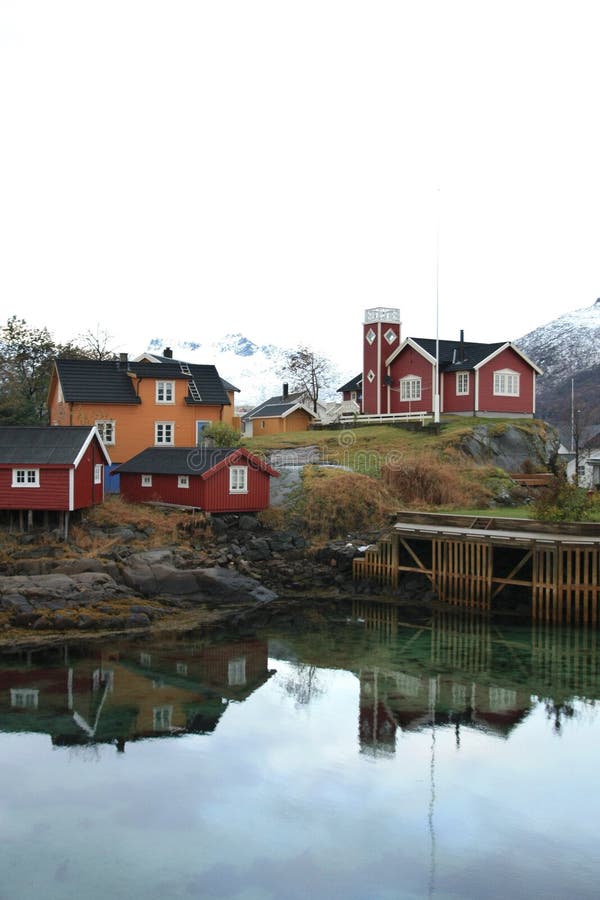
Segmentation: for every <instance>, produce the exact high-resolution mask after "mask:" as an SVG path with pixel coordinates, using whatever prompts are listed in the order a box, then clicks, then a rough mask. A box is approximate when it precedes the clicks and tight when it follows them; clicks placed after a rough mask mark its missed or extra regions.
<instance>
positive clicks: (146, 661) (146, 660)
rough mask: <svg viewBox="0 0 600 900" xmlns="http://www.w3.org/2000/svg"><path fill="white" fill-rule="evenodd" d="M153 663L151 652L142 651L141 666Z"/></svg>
mask: <svg viewBox="0 0 600 900" xmlns="http://www.w3.org/2000/svg"><path fill="white" fill-rule="evenodd" d="M151 665H152V657H151V655H150V654H149V653H143V652H142V653H140V666H146V668H147V667H148V666H151Z"/></svg>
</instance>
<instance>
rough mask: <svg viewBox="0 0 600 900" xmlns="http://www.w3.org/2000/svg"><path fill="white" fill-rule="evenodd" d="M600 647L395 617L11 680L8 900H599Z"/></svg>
mask: <svg viewBox="0 0 600 900" xmlns="http://www.w3.org/2000/svg"><path fill="white" fill-rule="evenodd" d="M599 669H600V667H599V664H598V652H597V632H592V631H583V630H564V629H563V630H558V629H556V630H554V629H552V628H537V629H535V628H532V627H531V626H523V627H518V628H517V627H510V628H509V627H499V626H497V625H495V624H492V623H490V622H489V621H488V620H486V619H482V618H473V617H468V616H466V615H464V614H463V615H460V614H450V613H448V614H436V615H435V616H434V618H433V619H432V620H430V621H428V622H425V623H422V624H419V625H417V624H407V623H402V622H401V621H400V618H399V612H398V610H397V609H396V608H395V607H394V606H393V605H389V604H369V603H362V604H361V605H360V606H358V605H357V606H355V608H354V609H353V610H350V608H349V609H348V616H347V619H342V620H340V621H336V622H332V623H328V624H325V625H322V626H314V627H311V629H310V630H309V629H304V630H303V633H300V634H298V633H293V632H291V631H287V632H285V631H277V630H276V629H271V630H269V631H268V632H257V633H252V634H248V633H245V634H230V635H226V636H223V635H221V636H220V637H219V639H218V640H216V639H211V638H209V637H207V636H206V635H202V634H194V633H192V634H189V633H188V634H184V635H177V636H171V637H169V638H164V639H162V640H161V641H156V640H154V641H150V640H143V639H140V640H129V641H121V642H116V641H115V642H113V643H102V644H93V645H92V644H90V645H88V646H87V647H86V646H77V645H65V646H63V647H59V648H53V649H48V650H43V651H35V652H31V653H27V652H19V653H12V654H6V655H4V656H3V657H1V658H0V680H1V689H0V796H1V797H2V805H1V807H0V838H1V840H0V865H1V869H0V871H1V872H2V881H1V882H0V898H11V900H19V898H71V897H73V898H81V900H83V898H106V897H111V898H132V897H145V898H154V897H156V898H159V897H161V898H163V897H169V898H171V897H173V898H189V897H192V898H194V897H195V898H219V900H220V898H227V900H231V898H235V900H273V898H292V900H296V898H298V900H300V898H302V900H304V898H307V897H311V898H317V900H318V898H327V900H329V898H332V897H342V898H350V900H367V898H368V900H387V898H390V900H391V898H394V900H397V898H421V897H439V898H471V897H472V898H488V897H489V898H506V897H527V898H530V897H536V898H546V897H547V898H563V897H564V898H567V897H569V898H576V897H581V898H586V897H590V898H591V897H597V896H598V883H599V882H600V853H599V850H598V809H597V807H598V804H597V787H596V784H597V774H596V773H597V767H598V764H597V756H598V747H599V746H600V723H599V720H598V715H597V698H598V697H599V688H600V673H599Z"/></svg>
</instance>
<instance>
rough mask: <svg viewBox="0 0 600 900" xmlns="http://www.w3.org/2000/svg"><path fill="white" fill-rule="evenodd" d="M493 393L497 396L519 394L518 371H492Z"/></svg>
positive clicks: (516, 395)
mask: <svg viewBox="0 0 600 900" xmlns="http://www.w3.org/2000/svg"><path fill="white" fill-rule="evenodd" d="M494 395H495V396H497V397H518V396H519V373H518V372H512V371H511V370H510V369H502V370H501V371H499V372H494Z"/></svg>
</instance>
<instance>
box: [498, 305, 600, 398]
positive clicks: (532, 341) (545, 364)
mask: <svg viewBox="0 0 600 900" xmlns="http://www.w3.org/2000/svg"><path fill="white" fill-rule="evenodd" d="M515 344H516V345H517V347H519V348H520V349H521V350H523V352H524V353H526V354H527V356H529V358H530V359H532V360H533V362H535V363H537V365H538V366H539V367H540V368H541V369H542V371H543V372H544V376H543V378H542V379H540V387H542V384H543V385H544V389H546V386H547V385H549V384H552V383H554V382H555V381H557V380H561V379H563V378H566V377H567V376H571V375H574V374H575V373H576V372H578V371H580V370H582V369H589V368H590V367H591V366H594V365H597V364H598V363H600V299H598V300H596V302H595V303H594V304H592V306H588V307H584V308H583V309H577V310H575V311H574V312H570V313H566V314H565V315H564V316H559V318H558V319H553V320H552V321H551V322H548V323H547V324H545V325H540V327H539V328H535V329H534V330H533V331H530V332H529V334H526V335H524V337H522V338H520V339H519V340H517V341H515Z"/></svg>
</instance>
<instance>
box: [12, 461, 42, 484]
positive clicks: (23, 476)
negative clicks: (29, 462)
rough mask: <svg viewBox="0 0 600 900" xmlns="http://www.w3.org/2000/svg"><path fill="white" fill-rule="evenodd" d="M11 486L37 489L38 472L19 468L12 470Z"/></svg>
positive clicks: (37, 470)
mask: <svg viewBox="0 0 600 900" xmlns="http://www.w3.org/2000/svg"><path fill="white" fill-rule="evenodd" d="M12 486H13V487H14V488H39V486H40V470H39V469H33V468H25V466H23V467H19V468H18V469H13V470H12Z"/></svg>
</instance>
